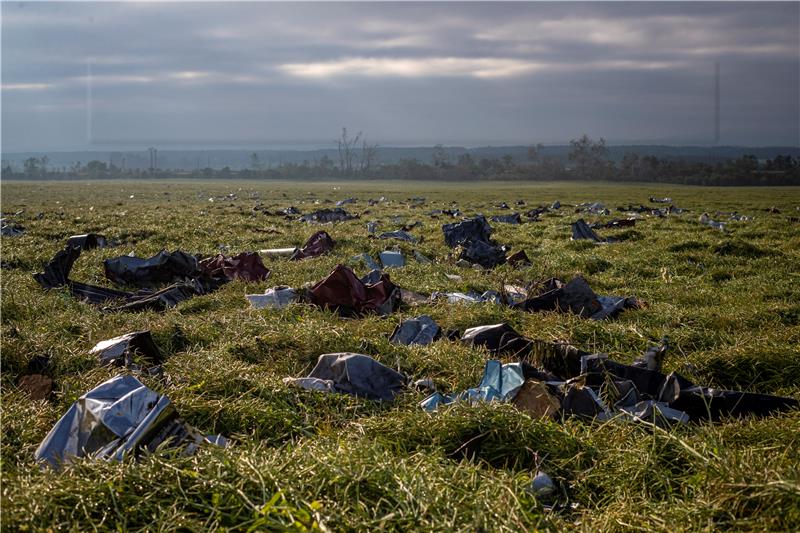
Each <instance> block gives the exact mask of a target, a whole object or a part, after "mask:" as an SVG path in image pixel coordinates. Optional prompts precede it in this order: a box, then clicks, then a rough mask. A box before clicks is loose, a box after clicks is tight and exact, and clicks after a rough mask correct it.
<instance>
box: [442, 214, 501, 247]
mask: <svg viewBox="0 0 800 533" xmlns="http://www.w3.org/2000/svg"><path fill="white" fill-rule="evenodd" d="M442 232H443V233H444V242H445V243H447V246H449V247H450V248H455V247H456V246H458V245H460V244H464V243H467V242H476V241H481V242H485V243H489V242H490V235H491V234H492V227H491V226H489V223H488V222H486V218H485V217H483V216H477V217H475V218H471V219H469V220H465V221H463V222H454V223H452V224H445V225H443V226H442Z"/></svg>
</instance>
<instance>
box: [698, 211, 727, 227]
mask: <svg viewBox="0 0 800 533" xmlns="http://www.w3.org/2000/svg"><path fill="white" fill-rule="evenodd" d="M699 220H700V223H701V224H705V225H706V226H709V227H712V228H714V229H718V230H720V231H725V224H724V223H722V222H717V221H716V220H712V219H711V217H710V216H708V213H703V214H702V215H700V218H699Z"/></svg>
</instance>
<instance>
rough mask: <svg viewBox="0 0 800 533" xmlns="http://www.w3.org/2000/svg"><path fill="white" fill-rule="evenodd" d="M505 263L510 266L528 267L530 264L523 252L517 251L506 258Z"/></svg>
mask: <svg viewBox="0 0 800 533" xmlns="http://www.w3.org/2000/svg"><path fill="white" fill-rule="evenodd" d="M506 263H508V264H509V265H512V266H528V265H530V264H531V260H530V259H529V258H528V254H526V253H525V250H519V251H518V252H514V253H513V254H511V255H509V256H508V257H506Z"/></svg>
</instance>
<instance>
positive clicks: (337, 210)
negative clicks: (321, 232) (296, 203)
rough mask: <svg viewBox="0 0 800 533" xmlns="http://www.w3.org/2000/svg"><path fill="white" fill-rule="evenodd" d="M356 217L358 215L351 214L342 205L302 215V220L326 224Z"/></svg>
mask: <svg viewBox="0 0 800 533" xmlns="http://www.w3.org/2000/svg"><path fill="white" fill-rule="evenodd" d="M355 218H358V215H351V214H350V213H348V212H347V211H345V210H344V209H342V208H341V207H334V208H333V209H327V208H326V209H319V210H317V211H314V212H313V213H310V214H308V215H303V216H301V217H300V221H301V222H316V223H318V224H326V223H328V222H344V221H345V220H353V219H355Z"/></svg>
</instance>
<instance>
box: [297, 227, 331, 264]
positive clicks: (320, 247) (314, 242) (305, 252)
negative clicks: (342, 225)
mask: <svg viewBox="0 0 800 533" xmlns="http://www.w3.org/2000/svg"><path fill="white" fill-rule="evenodd" d="M334 246H336V241H334V240H333V239H332V238H331V236H330V235H328V232H327V231H318V232H316V233H315V234H313V235H312V236H311V237H309V238H308V240H307V241H306V243H305V244H304V245H303V247H302V248H300V249H299V250H297V251H296V252H295V253H294V254H292V257H291V258H290V259H291V260H292V261H298V260H300V259H308V258H309V257H319V256H321V255H323V254H326V253H328V252H330V251H331V250H333V247H334Z"/></svg>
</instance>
